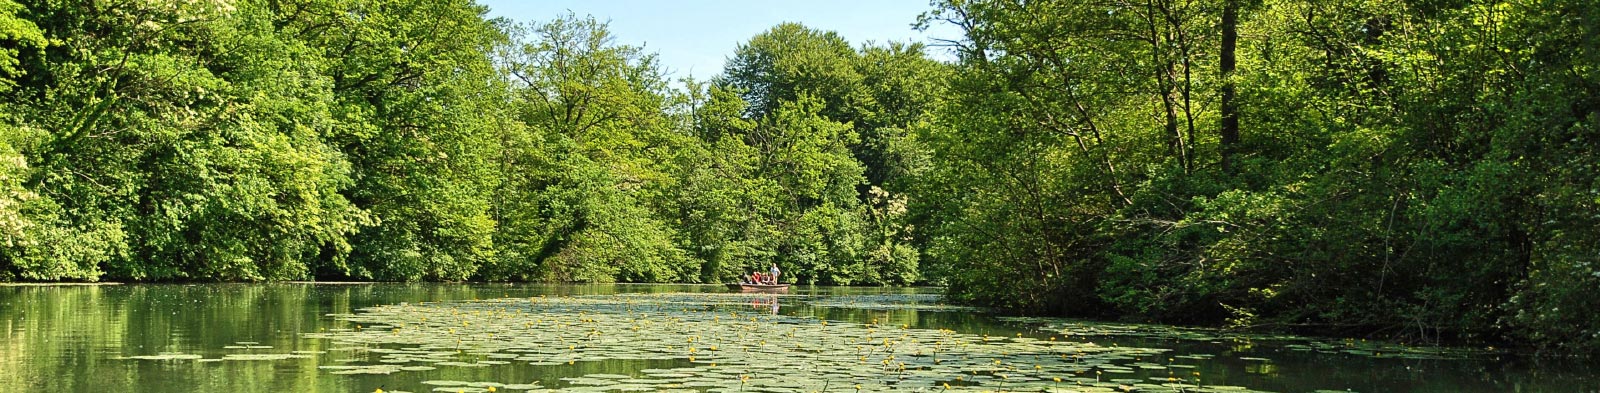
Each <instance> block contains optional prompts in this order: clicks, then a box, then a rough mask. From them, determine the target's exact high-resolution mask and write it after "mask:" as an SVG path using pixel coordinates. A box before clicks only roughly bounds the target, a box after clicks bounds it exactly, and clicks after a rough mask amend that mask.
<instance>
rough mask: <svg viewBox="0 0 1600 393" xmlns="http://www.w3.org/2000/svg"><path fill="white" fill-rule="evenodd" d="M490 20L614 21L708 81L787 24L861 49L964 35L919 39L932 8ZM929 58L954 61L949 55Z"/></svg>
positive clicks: (660, 1) (637, 2)
mask: <svg viewBox="0 0 1600 393" xmlns="http://www.w3.org/2000/svg"><path fill="white" fill-rule="evenodd" d="M479 2H480V3H481V4H484V5H487V6H489V15H490V16H492V17H505V18H508V19H511V20H514V21H517V22H544V21H549V20H551V19H554V18H556V17H558V16H560V15H562V14H565V13H567V11H571V12H572V13H575V14H577V15H579V16H583V15H593V16H594V17H595V18H596V19H599V20H601V21H609V22H610V25H609V26H610V29H611V33H612V34H613V35H615V36H616V39H617V43H619V44H628V45H637V46H643V47H644V48H645V49H646V50H647V51H651V52H656V53H657V54H659V57H658V59H659V60H660V62H661V65H662V66H663V67H664V68H665V69H666V71H667V72H669V75H670V76H671V77H673V78H677V77H684V76H689V75H693V76H695V77H697V78H700V79H704V78H707V77H710V76H712V75H716V74H720V73H722V65H723V63H724V62H725V61H726V60H727V58H728V56H730V55H732V54H733V50H734V49H735V48H736V47H737V46H738V45H739V44H740V43H743V42H745V41H748V40H749V39H750V37H753V36H755V35H756V34H760V33H761V32H763V31H766V30H767V29H769V28H771V27H772V26H775V25H777V24H779V23H782V22H799V23H802V24H805V25H806V26H809V27H811V28H815V29H821V30H832V31H836V32H838V33H839V34H840V35H842V36H844V38H845V39H846V40H849V41H850V43H851V44H852V45H854V46H857V47H860V46H861V44H863V43H866V42H868V41H873V42H878V43H885V42H889V41H898V42H911V41H914V42H925V43H927V42H929V40H928V38H930V37H931V38H945V39H954V38H959V37H960V36H961V33H960V30H959V29H956V28H954V27H952V26H948V25H940V26H936V27H934V28H931V29H929V30H928V31H927V32H919V31H916V30H915V29H913V28H912V27H911V25H912V24H913V23H915V22H916V20H917V15H919V14H921V13H923V12H925V11H927V10H929V9H931V6H930V5H929V4H928V0H791V1H775V0H744V1H738V0H586V1H585V0H480V1H479ZM929 54H930V55H932V56H934V58H937V59H946V58H949V57H950V56H949V54H948V52H947V51H946V50H944V49H939V48H934V49H930V50H929Z"/></svg>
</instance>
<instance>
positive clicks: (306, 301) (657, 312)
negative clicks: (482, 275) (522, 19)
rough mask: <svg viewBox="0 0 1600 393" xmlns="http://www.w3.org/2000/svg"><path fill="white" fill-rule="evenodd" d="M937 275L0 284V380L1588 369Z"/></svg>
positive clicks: (1413, 375) (840, 380) (1577, 372)
mask: <svg viewBox="0 0 1600 393" xmlns="http://www.w3.org/2000/svg"><path fill="white" fill-rule="evenodd" d="M938 293H939V292H938V290H937V289H931V288H831V287H796V288H794V290H792V291H791V293H790V294H788V295H744V294H731V293H727V290H726V289H725V288H723V287H721V286H709V285H629V284H616V285H611V284H606V285H526V284H516V285H511V284H348V285H340V284H294V283H281V284H206V285H87V286H0V387H4V388H7V389H5V390H6V391H18V390H23V389H34V390H48V391H136V392H187V391H208V392H256V391H285V392H372V391H375V390H377V389H380V388H381V389H383V390H384V391H387V392H395V391H409V392H426V391H442V392H456V391H461V392H483V391H491V388H493V391H499V392H521V391H549V390H560V391H741V390H743V391H772V392H778V391H833V392H855V391H930V392H932V391H946V390H952V391H1104V392H1115V391H1145V392H1150V391H1163V392H1170V391H1190V392H1223V391H1231V392H1237V391H1267V392H1314V391H1357V392H1389V391H1406V392H1543V391H1549V392H1572V391H1596V389H1597V388H1596V386H1600V377H1597V376H1596V370H1597V369H1596V364H1595V363H1594V362H1592V361H1575V360H1569V359H1545V358H1535V357H1530V356H1525V355H1517V354H1509V353H1503V352H1497V351H1491V350H1484V349H1472V350H1467V349H1439V348H1411V347H1404V346H1397V345H1390V344H1384V343H1378V342H1367V341H1363V340H1356V339H1309V338H1300V337H1286V336H1252V335H1235V334H1228V333H1224V332H1218V331H1211V330H1203V329H1184V328H1175V327H1167V326H1154V325H1129V324H1107V323H1088V322H1081V321H1071V320H1058V319H1033V318H1000V317H995V316H991V315H988V314H985V313H982V312H980V311H977V310H972V309H967V308H963V307H955V306H950V305H945V304H942V303H940V301H939V297H938Z"/></svg>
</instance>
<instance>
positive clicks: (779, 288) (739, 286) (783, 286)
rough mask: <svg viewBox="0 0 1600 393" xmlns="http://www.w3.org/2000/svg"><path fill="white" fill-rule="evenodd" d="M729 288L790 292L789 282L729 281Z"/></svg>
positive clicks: (740, 290)
mask: <svg viewBox="0 0 1600 393" xmlns="http://www.w3.org/2000/svg"><path fill="white" fill-rule="evenodd" d="M728 289H732V290H735V291H739V292H762V293H789V284H772V285H768V284H741V283H728Z"/></svg>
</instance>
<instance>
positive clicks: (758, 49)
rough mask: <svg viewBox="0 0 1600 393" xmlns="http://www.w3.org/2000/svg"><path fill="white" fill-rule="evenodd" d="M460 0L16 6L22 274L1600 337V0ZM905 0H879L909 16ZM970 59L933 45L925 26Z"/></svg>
mask: <svg viewBox="0 0 1600 393" xmlns="http://www.w3.org/2000/svg"><path fill="white" fill-rule="evenodd" d="M487 15H488V10H487V8H486V7H484V6H482V5H478V4H474V3H473V2H471V1H468V0H426V1H409V0H408V1H401V0H191V1H152V0H96V1H82V2H53V1H41V0H0V239H3V241H0V281H30V282H51V281H90V282H92V281H126V282H195V281H281V280H343V281H351V280H354V281H447V282H457V281H514V282H686V283H697V282H698V283H715V282H723V281H731V280H733V279H734V278H735V277H737V276H739V275H740V274H742V273H744V272H746V271H749V270H752V269H759V268H761V267H764V266H766V265H767V264H769V263H776V264H778V265H779V266H781V267H783V269H784V271H785V274H784V276H783V278H784V281H789V282H796V283H802V284H820V285H941V286H945V287H946V288H947V296H948V297H949V298H950V299H953V300H956V301H959V302H962V303H967V304H974V305H981V306H986V307H992V308H994V309H996V310H1000V311H1002V312H1006V313H1013V314H1025V315H1061V316H1075V317H1092V318H1105V319H1120V320H1128V321H1140V322H1161V323H1179V324H1198V325H1213V326H1224V327H1230V328H1239V329H1256V330H1273V331H1296V332H1315V333H1321V334H1334V335H1353V336H1370V337H1386V338H1395V339H1400V340H1405V341H1409V342H1415V343H1471V344H1484V345H1494V344H1498V345H1516V346H1525V347H1531V348H1539V349H1548V350H1555V351H1593V350H1597V349H1600V302H1596V301H1594V297H1595V296H1596V295H1600V265H1597V264H1600V168H1597V167H1596V164H1597V163H1600V159H1597V157H1600V7H1596V6H1595V4H1594V3H1593V2H1592V1H1588V0H1145V1H1131V0H1109V1H1096V2H1087V1H1073V0H1046V1H1031V0H1030V1H1023V0H937V1H934V2H932V3H931V4H930V5H929V8H928V11H927V12H926V13H924V14H923V16H922V17H921V18H920V20H919V21H918V22H917V26H908V27H907V28H908V29H909V28H913V27H916V28H922V27H926V26H931V25H933V24H948V25H953V26H956V27H958V28H959V29H960V31H962V32H963V34H964V35H963V36H962V37H952V38H951V39H949V40H941V41H938V42H934V43H931V44H918V43H867V44H860V43H852V42H850V41H848V40H847V39H846V37H842V36H840V35H839V34H837V33H833V32H829V31H823V30H818V29H814V28H810V27H807V26H804V25H801V24H795V23H786V24H781V25H778V26H774V27H772V28H771V29H770V30H768V31H766V32H764V33H761V34H759V35H756V36H754V37H751V38H749V39H748V40H747V41H745V42H744V43H743V44H740V45H738V46H737V47H736V48H732V49H733V51H732V53H730V54H729V55H728V62H727V65H726V68H725V69H723V70H722V72H721V74H720V75H718V76H716V77H713V78H709V79H706V80H693V79H672V78H671V77H670V76H669V75H670V74H669V73H668V72H666V71H664V70H663V69H662V67H661V66H660V65H659V64H658V63H657V62H656V61H655V57H654V56H655V55H654V54H653V53H651V52H648V51H646V50H645V49H644V48H641V47H638V46H631V45H627V44H623V43H619V40H618V39H617V37H614V36H613V35H612V34H611V33H610V32H609V31H608V28H607V25H606V23H603V22H600V21H599V20H597V19H595V18H594V17H587V16H578V15H552V16H551V19H550V20H547V21H537V22H531V23H518V22H516V21H509V20H503V19H496V18H490V17H488V16H487ZM886 23H887V22H886ZM935 50H940V51H949V52H951V53H953V54H954V55H953V57H952V58H951V59H949V60H936V59H935V58H934V57H931V56H930V55H928V53H929V52H931V51H935Z"/></svg>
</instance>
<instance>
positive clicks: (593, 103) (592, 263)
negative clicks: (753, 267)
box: [496, 16, 700, 282]
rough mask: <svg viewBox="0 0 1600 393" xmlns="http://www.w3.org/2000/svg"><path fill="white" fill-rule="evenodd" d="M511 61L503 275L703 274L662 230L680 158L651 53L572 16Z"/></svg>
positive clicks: (678, 277) (537, 32) (680, 139)
mask: <svg viewBox="0 0 1600 393" xmlns="http://www.w3.org/2000/svg"><path fill="white" fill-rule="evenodd" d="M528 33H529V34H530V35H531V37H529V40H528V41H524V42H518V43H517V44H516V45H517V46H516V47H513V48H511V49H510V50H509V51H508V52H509V53H508V54H507V56H506V59H505V62H506V68H508V71H509V73H510V74H511V75H512V77H513V78H514V79H515V80H516V82H517V83H516V84H515V85H514V86H513V89H514V90H515V96H514V97H515V99H514V101H513V103H514V104H515V105H516V111H517V112H516V117H517V119H518V120H520V121H521V122H522V123H523V124H525V125H526V126H525V127H523V128H520V129H516V130H509V131H511V132H520V133H521V134H522V135H518V136H513V137H510V139H508V140H509V141H511V143H508V144H507V145H506V146H504V147H503V150H502V153H501V158H500V159H501V160H503V161H504V164H503V165H502V168H503V169H502V170H504V171H505V173H504V174H503V176H504V178H505V185H504V187H502V190H501V192H500V193H498V194H499V196H498V197H497V198H496V201H497V204H498V205H497V207H496V211H498V212H500V213H499V214H500V215H501V222H503V223H504V224H503V225H504V227H503V228H502V230H501V231H500V236H501V238H502V241H501V242H500V243H501V247H502V248H503V249H504V250H505V258H504V259H505V260H504V262H503V263H504V265H505V266H504V267H503V268H502V269H503V270H501V271H499V272H497V273H496V274H497V275H498V276H499V277H505V278H515V279H544V280H558V281H613V280H625V281H651V282H654V281H692V280H695V279H697V278H699V277H700V271H699V270H700V269H699V268H698V265H696V264H694V263H693V262H694V260H693V259H691V258H689V256H688V255H687V253H686V252H685V251H684V250H683V248H681V247H680V244H679V243H677V242H676V241H677V240H678V239H679V237H680V236H679V235H678V234H677V231H676V230H675V229H674V228H673V227H668V226H667V225H666V222H665V221H663V218H662V214H663V213H664V212H663V211H662V210H664V209H665V208H667V207H666V206H665V202H666V201H667V200H670V199H671V195H669V192H670V190H672V189H673V188H674V184H675V183H676V179H675V178H674V176H676V175H677V173H678V172H679V171H680V169H679V168H677V167H676V166H675V165H674V164H677V163H679V161H677V160H675V158H676V156H675V155H677V154H682V152H681V150H683V148H684V147H685V145H689V144H691V143H692V142H693V138H692V137H691V136H689V135H688V134H686V133H683V132H680V131H679V130H675V129H673V127H674V126H676V125H677V123H675V122H673V121H672V118H671V117H670V116H668V113H667V110H668V108H669V107H670V106H671V104H672V103H671V101H670V93H669V92H668V91H667V89H666V82H665V80H664V78H663V77H662V76H661V73H660V71H659V69H658V67H657V66H656V64H655V60H654V58H653V56H652V55H648V54H645V53H644V52H643V51H642V50H640V49H639V48H637V47H632V46H624V45H617V44H615V43H614V42H613V38H612V37H611V35H610V33H609V32H608V31H607V30H606V27H605V25H604V24H601V23H600V22H598V21H596V20H594V19H593V18H578V17H575V16H568V17H564V18H561V19H557V20H555V21H552V22H549V23H546V24H542V25H538V26H534V27H531V28H529V31H528Z"/></svg>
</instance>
